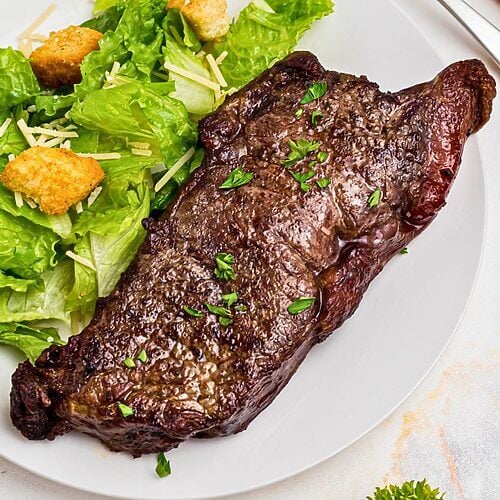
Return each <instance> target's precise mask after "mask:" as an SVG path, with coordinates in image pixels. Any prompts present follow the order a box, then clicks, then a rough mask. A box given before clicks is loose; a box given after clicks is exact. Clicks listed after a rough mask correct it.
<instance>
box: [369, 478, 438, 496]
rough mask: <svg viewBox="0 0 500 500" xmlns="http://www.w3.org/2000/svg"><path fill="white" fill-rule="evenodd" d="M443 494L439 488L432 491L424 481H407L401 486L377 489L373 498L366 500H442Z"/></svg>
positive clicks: (393, 485)
mask: <svg viewBox="0 0 500 500" xmlns="http://www.w3.org/2000/svg"><path fill="white" fill-rule="evenodd" d="M443 499H444V493H443V494H440V493H439V488H436V489H434V490H433V489H432V488H431V487H430V486H429V485H428V484H427V481H426V480H425V479H423V480H422V481H417V482H415V481H407V482H406V483H403V484H402V485H401V486H396V485H395V484H391V485H389V486H386V487H385V488H377V489H376V490H375V492H374V493H373V496H371V497H366V500H443Z"/></svg>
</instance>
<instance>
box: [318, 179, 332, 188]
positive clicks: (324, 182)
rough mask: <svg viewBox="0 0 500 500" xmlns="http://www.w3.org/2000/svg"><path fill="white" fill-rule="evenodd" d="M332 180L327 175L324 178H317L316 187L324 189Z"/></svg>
mask: <svg viewBox="0 0 500 500" xmlns="http://www.w3.org/2000/svg"><path fill="white" fill-rule="evenodd" d="M331 182H332V181H331V180H330V179H329V178H328V177H325V178H324V179H318V180H317V181H316V184H317V185H318V187H319V188H320V189H325V188H326V187H328V186H329V185H330V183H331Z"/></svg>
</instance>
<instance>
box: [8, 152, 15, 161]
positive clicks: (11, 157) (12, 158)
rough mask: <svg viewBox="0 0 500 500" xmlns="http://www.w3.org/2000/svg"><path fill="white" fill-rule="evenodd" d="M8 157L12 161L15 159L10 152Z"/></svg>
mask: <svg viewBox="0 0 500 500" xmlns="http://www.w3.org/2000/svg"><path fill="white" fill-rule="evenodd" d="M8 158H9V161H14V160H15V159H16V155H14V154H12V153H11V154H10V155H9V156H8Z"/></svg>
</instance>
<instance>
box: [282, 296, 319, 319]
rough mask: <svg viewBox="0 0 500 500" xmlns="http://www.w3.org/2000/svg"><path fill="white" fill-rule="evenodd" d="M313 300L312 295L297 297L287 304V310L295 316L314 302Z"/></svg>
mask: <svg viewBox="0 0 500 500" xmlns="http://www.w3.org/2000/svg"><path fill="white" fill-rule="evenodd" d="M315 300H316V299H315V298H314V297H299V298H298V299H295V300H294V301H293V302H292V303H291V304H290V305H289V306H288V308H287V310H288V312H289V313H290V314H291V315H292V316H296V315H297V314H300V313H303V312H304V311H307V309H309V308H310V307H311V306H312V305H313V304H314V302H315Z"/></svg>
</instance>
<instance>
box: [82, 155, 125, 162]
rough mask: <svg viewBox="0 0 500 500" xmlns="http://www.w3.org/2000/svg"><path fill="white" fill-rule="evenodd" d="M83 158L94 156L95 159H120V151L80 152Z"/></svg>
mask: <svg viewBox="0 0 500 500" xmlns="http://www.w3.org/2000/svg"><path fill="white" fill-rule="evenodd" d="M78 155H79V156H81V157H82V158H94V160H98V161H99V160H103V161H104V160H119V159H120V158H121V157H122V155H121V154H120V153H78Z"/></svg>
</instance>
